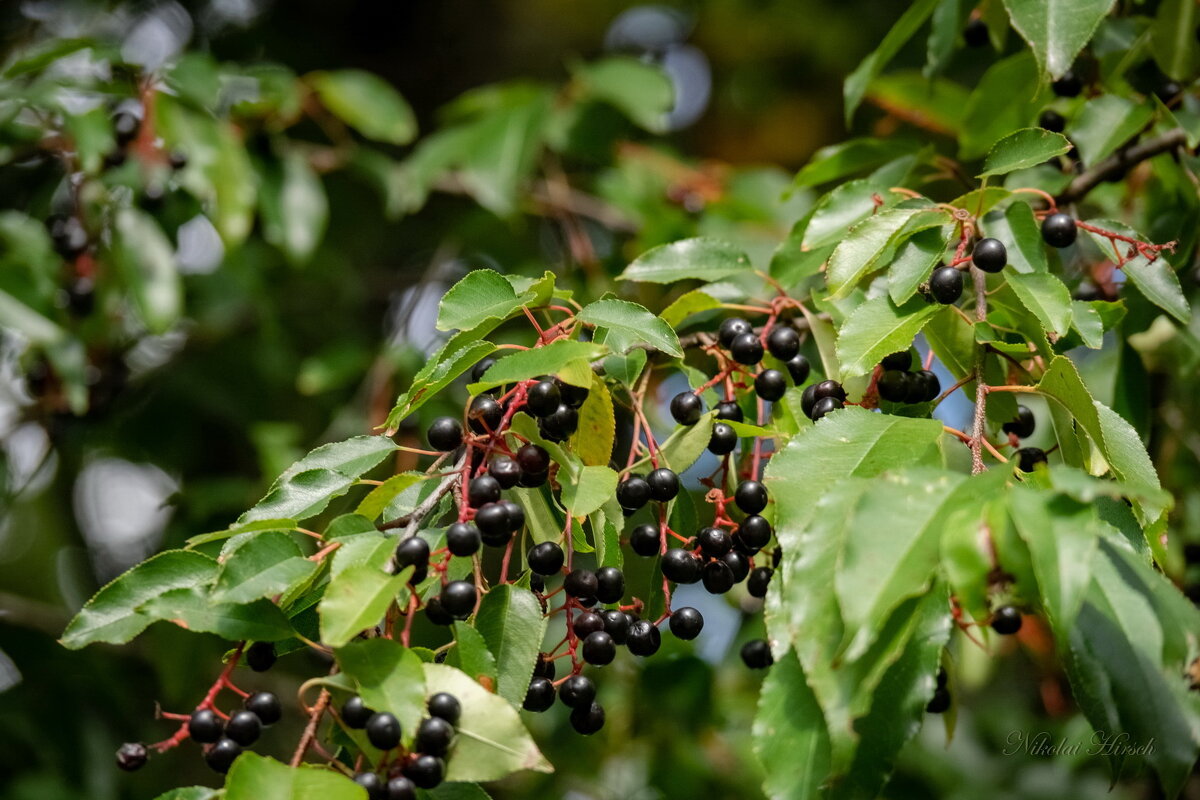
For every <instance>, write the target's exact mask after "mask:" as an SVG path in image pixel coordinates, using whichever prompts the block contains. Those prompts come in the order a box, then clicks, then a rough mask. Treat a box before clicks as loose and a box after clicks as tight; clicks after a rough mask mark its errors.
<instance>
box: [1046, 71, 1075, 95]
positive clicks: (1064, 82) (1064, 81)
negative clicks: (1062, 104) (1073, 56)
mask: <svg viewBox="0 0 1200 800" xmlns="http://www.w3.org/2000/svg"><path fill="white" fill-rule="evenodd" d="M1050 88H1051V89H1053V90H1054V93H1055V94H1056V95H1058V96H1059V97H1078V96H1079V93H1080V92H1082V91H1083V81H1082V80H1080V78H1079V76H1078V75H1076V74H1075V71H1074V70H1067V71H1066V72H1064V73H1063V75H1062V77H1061V78H1059V79H1058V80H1056V81H1053V82H1051V84H1050Z"/></svg>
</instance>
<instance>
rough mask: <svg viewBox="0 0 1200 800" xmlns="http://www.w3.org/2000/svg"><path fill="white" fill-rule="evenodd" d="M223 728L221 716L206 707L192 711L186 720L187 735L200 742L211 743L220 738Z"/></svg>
mask: <svg viewBox="0 0 1200 800" xmlns="http://www.w3.org/2000/svg"><path fill="white" fill-rule="evenodd" d="M224 728H225V726H224V724H223V723H222V722H221V718H220V717H218V716H217V715H216V713H215V712H213V711H212V710H210V709H207V708H202V709H199V710H198V711H193V712H192V716H191V719H189V720H188V735H189V736H191V737H192V739H194V740H195V741H197V742H199V743H200V744H212V743H213V742H215V741H216V740H217V739H220V738H221V734H222V733H223V732H224Z"/></svg>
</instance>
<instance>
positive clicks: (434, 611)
mask: <svg viewBox="0 0 1200 800" xmlns="http://www.w3.org/2000/svg"><path fill="white" fill-rule="evenodd" d="M425 616H426V617H428V618H429V621H430V622H432V623H433V624H434V625H453V624H454V617H453V616H451V615H450V612H449V611H447V610H446V609H444V608H442V601H441V598H439V597H431V598H429V599H428V600H426V601H425Z"/></svg>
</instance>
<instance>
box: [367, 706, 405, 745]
mask: <svg viewBox="0 0 1200 800" xmlns="http://www.w3.org/2000/svg"><path fill="white" fill-rule="evenodd" d="M366 730H367V739H369V740H370V742H371V744H372V745H373V746H374V747H376V748H378V749H379V750H391V749H392V748H393V747H395V746H396V745H398V744H400V720H398V719H396V717H395V715H394V714H391V713H389V712H387V711H378V712H376V713H374V714H372V715H371V718H370V719H368V720H367V725H366Z"/></svg>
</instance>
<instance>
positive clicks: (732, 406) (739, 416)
mask: <svg viewBox="0 0 1200 800" xmlns="http://www.w3.org/2000/svg"><path fill="white" fill-rule="evenodd" d="M716 417H717V419H724V420H733V421H734V422H743V421H745V419H746V415H745V414H744V413H743V412H742V407H741V406H739V405H738V404H737V403H736V402H734V401H733V400H726V401H725V402H724V403H717V414H716Z"/></svg>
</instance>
